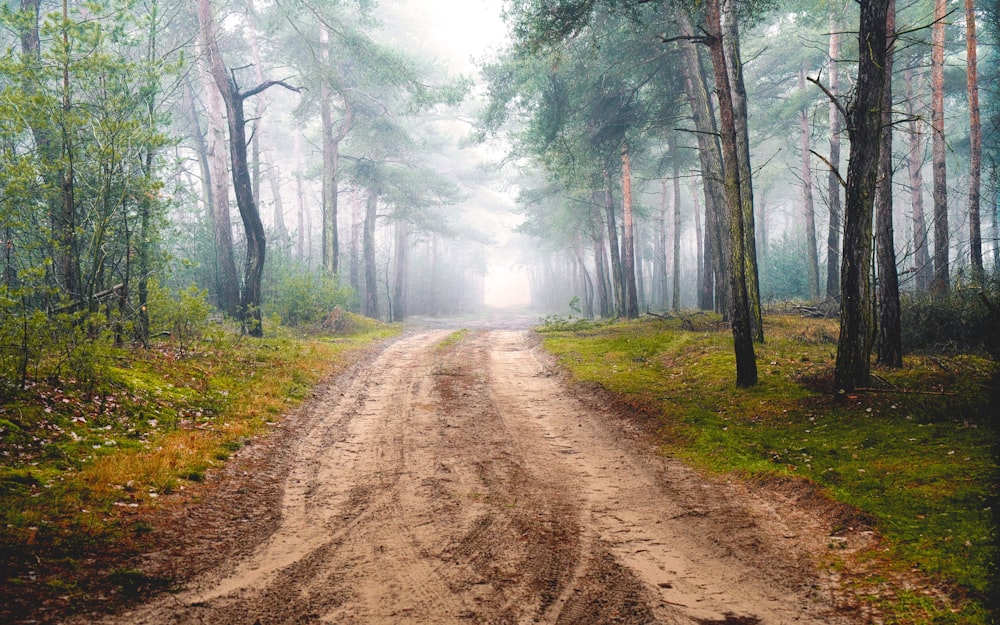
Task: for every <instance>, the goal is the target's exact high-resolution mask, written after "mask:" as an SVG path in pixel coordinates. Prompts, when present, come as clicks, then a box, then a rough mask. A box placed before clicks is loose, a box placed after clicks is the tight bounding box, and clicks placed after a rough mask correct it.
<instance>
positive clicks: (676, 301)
mask: <svg viewBox="0 0 1000 625" xmlns="http://www.w3.org/2000/svg"><path fill="white" fill-rule="evenodd" d="M670 151H671V159H670V160H671V161H672V162H673V170H674V171H673V174H674V236H673V254H674V261H673V278H674V280H673V288H672V290H671V294H670V307H671V309H673V310H675V311H679V310H680V309H681V173H680V163H679V162H678V161H679V160H680V155H679V154H677V146H676V143H675V144H674V145H673V146H672V147H671V149H670Z"/></svg>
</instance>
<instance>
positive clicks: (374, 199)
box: [361, 187, 379, 319]
mask: <svg viewBox="0 0 1000 625" xmlns="http://www.w3.org/2000/svg"><path fill="white" fill-rule="evenodd" d="M378 199H379V190H378V189H377V188H375V187H372V188H369V189H368V201H367V203H366V204H365V221H364V233H363V234H362V237H361V240H362V243H361V245H362V247H363V254H364V265H365V268H364V273H365V316H366V317H371V318H372V319H378V318H379V311H378V281H377V277H378V274H377V273H376V267H375V220H376V218H377V216H378V215H377V210H378Z"/></svg>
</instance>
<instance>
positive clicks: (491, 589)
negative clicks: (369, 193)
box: [107, 330, 849, 625]
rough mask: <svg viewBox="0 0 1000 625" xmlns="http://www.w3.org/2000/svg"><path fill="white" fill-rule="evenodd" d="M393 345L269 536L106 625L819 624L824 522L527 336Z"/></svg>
mask: <svg viewBox="0 0 1000 625" xmlns="http://www.w3.org/2000/svg"><path fill="white" fill-rule="evenodd" d="M447 335H448V331H447V330H429V331H423V332H419V333H415V334H411V335H408V336H407V337H404V338H403V339H401V340H399V341H397V342H395V343H393V344H391V345H390V346H389V347H388V348H386V350H385V351H383V352H382V353H381V354H380V355H379V356H378V357H377V358H376V359H375V360H374V361H373V362H371V363H370V364H369V365H368V366H366V367H365V368H363V369H361V370H360V371H358V372H356V374H355V375H354V377H353V379H352V381H351V383H350V385H349V386H346V387H338V388H340V390H339V391H331V392H330V393H328V394H327V395H326V396H323V397H320V398H317V400H315V401H314V402H313V403H312V404H311V405H310V407H309V408H308V410H309V411H311V412H313V413H314V415H313V416H314V417H315V418H313V419H311V421H310V423H312V424H313V426H312V428H311V430H310V431H308V432H307V433H305V434H304V435H302V436H301V437H299V438H298V441H297V443H296V445H297V447H296V448H295V452H294V454H295V458H296V462H295V463H294V466H293V468H292V469H291V470H290V472H289V474H288V477H287V479H286V481H285V484H284V495H283V498H282V504H281V518H280V522H279V523H278V526H277V528H276V530H275V531H274V532H273V534H271V535H270V537H269V538H268V539H267V540H266V541H264V542H263V543H261V544H260V546H259V547H258V548H257V549H256V550H255V551H253V552H252V554H251V555H249V556H248V557H246V558H244V559H242V560H238V561H234V562H228V563H227V564H226V565H224V566H222V567H220V568H219V569H217V570H215V571H213V572H211V573H210V574H207V575H203V576H201V577H200V578H199V579H198V580H197V581H196V582H195V583H193V584H191V585H189V586H188V587H187V588H185V589H184V590H183V591H182V592H180V593H178V594H175V595H170V596H167V597H164V598H161V599H159V600H157V601H155V602H153V603H150V604H149V605H146V606H143V607H142V608H140V609H138V610H136V611H133V612H131V613H128V614H124V615H122V616H120V617H117V618H113V619H110V618H109V619H108V620H107V622H109V623H110V622H114V623H136V624H139V623H147V624H164V623H205V624H212V625H227V624H230V623H233V624H235V623H240V624H245V625H253V624H254V623H260V625H271V624H275V623H372V624H381V623H427V624H432V623H433V624H445V623H554V624H569V623H636V624H638V623H701V624H709V623H733V624H739V623H744V624H752V623H769V624H771V623H773V624H779V623H831V622H838V618H839V619H840V621H841V622H849V620H848V617H846V616H838V613H837V612H836V611H835V609H834V608H833V607H832V606H831V605H829V601H828V599H829V593H826V592H823V593H820V592H818V591H816V590H814V588H816V587H818V586H819V581H818V580H817V579H816V578H815V577H814V576H813V575H812V569H811V567H810V565H809V563H808V561H807V558H806V556H807V553H808V550H809V549H810V548H814V547H815V544H814V542H815V540H816V539H817V537H818V539H822V533H823V532H822V528H821V527H818V526H816V525H814V524H811V523H810V521H809V519H808V518H806V517H800V516H797V515H788V514H785V513H784V512H781V511H777V510H774V509H771V508H770V507H769V505H768V504H767V503H766V502H762V501H758V500H757V499H755V498H754V497H753V496H751V495H749V494H748V493H747V492H746V491H745V490H744V489H742V488H741V487H739V486H738V485H728V484H722V483H717V482H710V481H706V480H705V479H703V478H701V477H700V476H698V475H697V474H696V473H694V472H693V471H691V470H689V469H686V468H685V467H684V466H683V465H681V464H679V463H677V462H675V461H671V460H668V459H663V458H660V457H658V456H656V455H655V454H653V453H651V452H650V450H649V449H648V446H644V444H643V443H642V440H643V439H642V437H641V436H640V435H638V434H637V433H630V430H629V427H628V425H627V423H623V422H620V421H615V420H613V419H609V418H608V416H607V415H605V414H604V413H602V412H601V411H600V410H597V409H595V408H591V407H588V406H587V405H585V404H584V403H583V402H581V400H579V399H577V398H576V397H575V396H574V395H572V394H571V393H569V392H568V391H567V390H565V389H564V388H563V387H562V385H561V384H560V382H559V381H558V379H557V377H555V376H553V375H552V374H551V372H550V369H549V365H548V364H547V363H548V361H547V360H546V357H545V356H544V355H543V354H542V353H540V352H539V351H538V348H536V347H534V345H533V343H532V340H531V338H530V334H529V333H528V332H525V331H513V330H493V331H479V332H473V333H470V334H469V335H468V336H467V337H466V338H465V339H464V340H463V341H461V342H460V343H458V344H457V345H453V346H448V347H444V346H441V345H440V341H441V340H442V339H444V338H445V337H446V336H447Z"/></svg>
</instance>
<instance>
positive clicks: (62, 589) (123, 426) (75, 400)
mask: <svg viewBox="0 0 1000 625" xmlns="http://www.w3.org/2000/svg"><path fill="white" fill-rule="evenodd" d="M359 319H360V318H359ZM355 325H358V324H355ZM399 330H400V328H398V327H395V326H387V325H384V324H377V323H376V322H371V323H370V324H368V325H363V324H362V325H358V327H356V328H354V331H353V332H352V333H351V334H348V335H338V336H332V335H328V336H313V337H296V336H292V335H284V336H281V335H279V336H276V337H272V338H266V339H252V340H251V339H248V338H246V337H243V338H240V337H239V335H238V334H236V333H228V334H227V333H224V332H220V333H217V334H215V335H214V336H211V337H206V338H203V339H199V340H195V341H191V342H188V343H186V344H183V345H181V344H179V343H178V341H177V340H176V339H174V340H171V341H166V342H161V343H158V344H154V345H151V347H150V349H143V348H123V349H116V348H112V347H110V346H104V347H102V348H101V349H102V350H103V352H104V353H103V354H102V356H101V358H102V360H103V362H104V365H103V366H102V375H101V377H100V378H99V379H96V380H91V381H89V382H86V383H85V382H82V381H80V380H76V379H73V378H70V377H67V378H65V379H61V380H52V379H39V380H32V381H30V383H29V385H28V388H26V389H23V390H15V389H11V388H10V387H7V389H6V391H5V395H3V396H0V571H2V574H0V597H3V598H4V599H3V601H0V605H2V604H6V603H7V601H8V599H9V600H10V601H11V603H12V604H13V603H14V602H15V598H16V601H17V602H19V603H23V602H25V601H32V602H37V603H39V604H41V603H44V602H46V601H50V600H51V601H55V602H57V603H60V602H61V603H66V602H73V603H78V602H80V603H83V602H88V601H93V600H95V599H96V598H97V597H96V595H98V594H101V593H106V592H108V590H109V587H108V580H107V579H101V580H95V579H94V578H93V575H91V574H87V573H86V572H85V569H95V568H96V569H99V568H102V567H106V562H105V560H108V561H112V562H113V561H124V560H127V558H128V555H129V553H130V552H131V550H133V549H136V548H139V547H138V545H140V544H141V541H142V536H143V531H144V527H143V524H142V522H141V521H135V518H136V517H135V516H134V511H135V510H136V509H141V508H155V507H156V506H157V505H158V503H159V502H160V501H161V498H162V497H164V496H165V495H166V494H169V493H172V492H175V491H178V490H187V491H192V490H196V489H197V488H198V485H199V483H201V482H203V481H204V480H205V479H206V476H207V473H208V472H209V471H211V470H213V469H214V468H218V467H221V465H222V464H223V463H224V462H225V461H226V460H227V459H228V458H229V456H230V455H231V454H232V453H233V452H235V451H236V450H238V449H240V448H241V447H242V446H243V445H245V444H247V443H248V442H250V441H251V440H252V439H253V438H255V437H258V436H262V435H266V434H267V432H268V431H269V430H270V428H272V427H273V426H274V425H275V424H276V423H278V422H280V421H281V419H282V415H283V414H285V413H287V411H288V410H290V409H292V408H294V407H295V406H296V405H298V404H299V403H301V402H302V401H303V400H304V399H305V398H306V397H308V395H309V393H310V391H311V389H312V388H313V387H314V386H315V385H316V384H317V383H318V382H319V381H321V380H322V379H325V378H328V377H330V376H333V375H336V374H337V373H338V372H340V371H343V370H345V369H346V368H347V367H348V366H349V365H350V364H351V363H353V362H355V361H357V360H358V359H359V358H361V357H362V356H363V354H364V353H365V351H366V348H367V347H368V346H370V345H372V344H373V343H376V342H378V341H381V340H383V339H386V338H388V337H390V336H392V335H394V334H396V333H398V332H399ZM279 332H280V331H279ZM110 578H111V579H110V589H111V591H112V592H117V593H122V594H125V595H127V594H129V592H130V591H132V592H134V591H137V590H138V589H140V588H141V587H145V588H148V587H149V586H150V585H151V584H157V583H160V584H169V580H149V579H144V578H143V577H142V574H141V572H139V571H134V570H130V569H128V568H122V569H121V570H115V571H112V573H111V575H110ZM95 584H96V586H95ZM6 607H7V608H11V609H15V608H14V607H13V606H11V605H7V606H6ZM38 607H39V608H41V606H38ZM3 612H4V610H3V609H0V621H3V620H4V618H3Z"/></svg>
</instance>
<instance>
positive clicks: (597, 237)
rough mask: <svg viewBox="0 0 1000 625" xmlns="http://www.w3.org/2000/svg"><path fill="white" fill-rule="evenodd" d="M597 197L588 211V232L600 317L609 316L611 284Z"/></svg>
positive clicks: (602, 223)
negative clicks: (592, 253) (591, 246)
mask: <svg viewBox="0 0 1000 625" xmlns="http://www.w3.org/2000/svg"><path fill="white" fill-rule="evenodd" d="M597 199H598V198H597V197H596V196H595V198H594V202H593V203H592V205H591V206H592V208H591V211H590V233H591V240H592V242H593V246H594V273H595V274H596V276H595V279H596V280H597V299H598V302H599V306H600V311H601V317H604V318H609V317H611V310H612V303H611V294H610V291H611V289H610V286H611V285H610V284H609V280H608V270H607V264H606V262H605V257H604V254H605V249H604V222H602V221H601V212H600V210H599V209H598V208H597Z"/></svg>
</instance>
